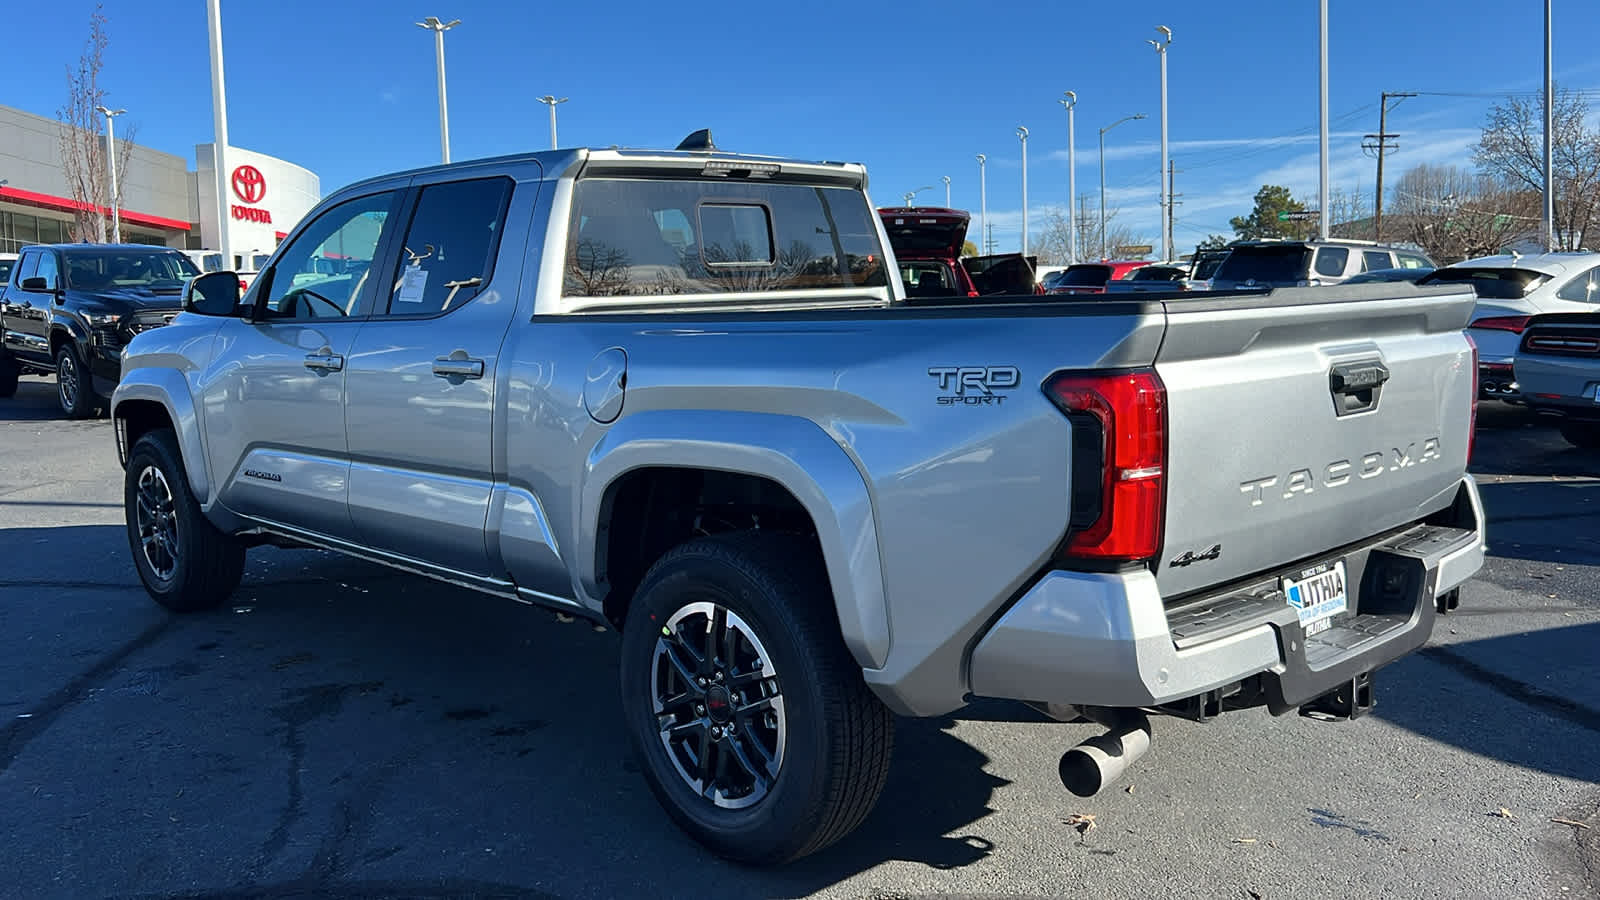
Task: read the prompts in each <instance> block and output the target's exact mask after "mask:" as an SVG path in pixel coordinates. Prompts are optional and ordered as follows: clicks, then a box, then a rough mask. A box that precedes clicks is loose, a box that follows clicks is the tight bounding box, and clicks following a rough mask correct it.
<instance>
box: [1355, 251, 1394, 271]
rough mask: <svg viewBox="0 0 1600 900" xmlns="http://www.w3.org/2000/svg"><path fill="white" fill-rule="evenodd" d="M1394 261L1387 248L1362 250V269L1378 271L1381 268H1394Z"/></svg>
mask: <svg viewBox="0 0 1600 900" xmlns="http://www.w3.org/2000/svg"><path fill="white" fill-rule="evenodd" d="M1392 268H1394V263H1393V262H1392V261H1391V260H1390V259H1389V252H1388V251H1387V250H1363V251H1361V271H1363V272H1376V271H1378V270H1379V269H1392Z"/></svg>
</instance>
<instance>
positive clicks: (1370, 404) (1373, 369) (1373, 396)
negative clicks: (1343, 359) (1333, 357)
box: [1328, 361, 1389, 416]
mask: <svg viewBox="0 0 1600 900" xmlns="http://www.w3.org/2000/svg"><path fill="white" fill-rule="evenodd" d="M1388 380H1389V367H1388V366H1385V365H1384V364H1383V363H1381V362H1371V361H1369V362H1356V363H1342V364H1340V365H1337V366H1334V367H1333V368H1332V369H1331V370H1329V371H1328V390H1329V391H1330V392H1332V394H1333V409H1334V412H1335V414H1337V415H1340V416H1343V415H1346V414H1347V413H1356V412H1366V411H1367V410H1370V409H1372V408H1374V407H1375V406H1377V405H1378V395H1379V394H1381V393H1382V392H1383V386H1384V384H1385V383H1386V382H1388Z"/></svg>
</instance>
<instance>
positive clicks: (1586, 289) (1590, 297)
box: [1556, 266, 1600, 303]
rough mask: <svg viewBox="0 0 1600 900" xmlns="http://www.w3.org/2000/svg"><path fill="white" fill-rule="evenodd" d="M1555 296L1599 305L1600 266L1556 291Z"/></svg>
mask: <svg viewBox="0 0 1600 900" xmlns="http://www.w3.org/2000/svg"><path fill="white" fill-rule="evenodd" d="M1556 296H1557V297H1560V298H1561V299H1563V300H1576V301H1578V302H1579V303H1600V266H1596V267H1595V268H1593V269H1590V270H1589V271H1587V272H1585V273H1583V274H1582V275H1579V276H1578V277H1577V278H1574V279H1572V280H1571V281H1569V282H1567V283H1566V285H1565V286H1564V287H1562V288H1561V290H1559V291H1556Z"/></svg>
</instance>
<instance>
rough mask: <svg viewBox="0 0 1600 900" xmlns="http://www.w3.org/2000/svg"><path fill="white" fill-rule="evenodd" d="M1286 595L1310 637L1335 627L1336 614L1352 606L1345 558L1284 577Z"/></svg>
mask: <svg viewBox="0 0 1600 900" xmlns="http://www.w3.org/2000/svg"><path fill="white" fill-rule="evenodd" d="M1283 595H1284V597H1286V598H1287V599H1288V601H1289V605H1290V606H1292V607H1294V611H1295V612H1296V613H1297V614H1298V615H1299V616H1300V627H1301V628H1302V629H1304V631H1305V633H1306V636H1307V637H1309V636H1311V635H1313V634H1316V633H1317V632H1319V631H1326V630H1328V629H1329V628H1331V627H1333V617H1334V616H1336V615H1338V614H1339V613H1342V612H1344V611H1345V610H1346V609H1348V608H1349V595H1348V594H1347V593H1346V591H1345V577H1344V560H1342V559H1341V560H1339V561H1338V562H1335V563H1324V564H1322V565H1320V566H1316V567H1313V568H1310V569H1307V570H1305V571H1304V572H1301V573H1300V575H1299V577H1296V578H1285V579H1283Z"/></svg>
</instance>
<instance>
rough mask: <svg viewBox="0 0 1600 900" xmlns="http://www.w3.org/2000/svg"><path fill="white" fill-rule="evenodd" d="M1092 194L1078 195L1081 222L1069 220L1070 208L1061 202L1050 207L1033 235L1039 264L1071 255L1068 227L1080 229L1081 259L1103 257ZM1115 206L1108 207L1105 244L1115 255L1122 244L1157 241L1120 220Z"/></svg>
mask: <svg viewBox="0 0 1600 900" xmlns="http://www.w3.org/2000/svg"><path fill="white" fill-rule="evenodd" d="M1088 201H1089V198H1088V195H1087V194H1085V195H1083V196H1080V197H1079V198H1078V217H1077V222H1076V223H1072V222H1068V221H1067V214H1066V210H1064V209H1062V208H1061V207H1059V206H1052V207H1049V208H1047V209H1046V211H1045V214H1044V217H1043V221H1042V223H1041V224H1042V227H1041V228H1040V229H1039V232H1038V234H1037V236H1035V237H1033V238H1032V241H1031V243H1032V247H1031V248H1029V249H1030V251H1031V252H1032V253H1033V254H1034V255H1035V256H1037V257H1038V258H1039V264H1040V265H1045V266H1052V265H1064V264H1066V263H1067V262H1069V261H1070V260H1069V259H1068V256H1069V254H1068V249H1069V247H1070V246H1071V245H1070V243H1069V241H1068V234H1069V231H1068V229H1070V228H1073V227H1076V228H1077V229H1078V256H1079V257H1080V261H1088V260H1093V259H1099V258H1100V246H1101V243H1100V215H1099V212H1098V211H1095V212H1090V210H1089V202H1088ZM1118 212H1119V210H1117V209H1115V208H1111V209H1107V210H1106V241H1105V246H1106V247H1107V249H1108V250H1109V251H1110V252H1111V254H1112V255H1113V256H1116V255H1118V254H1117V248H1118V247H1137V246H1143V245H1146V244H1151V245H1153V241H1152V240H1151V239H1150V238H1149V237H1147V236H1145V235H1142V234H1139V233H1137V232H1135V231H1134V230H1133V229H1132V228H1129V227H1127V226H1125V225H1118V224H1116V219H1117V213H1118Z"/></svg>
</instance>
